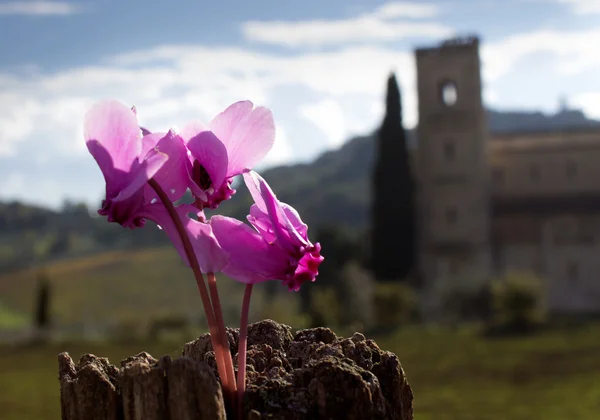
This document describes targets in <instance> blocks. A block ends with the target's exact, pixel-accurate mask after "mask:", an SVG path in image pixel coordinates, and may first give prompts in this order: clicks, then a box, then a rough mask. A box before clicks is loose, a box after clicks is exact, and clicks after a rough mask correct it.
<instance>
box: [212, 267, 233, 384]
mask: <svg viewBox="0 0 600 420" xmlns="http://www.w3.org/2000/svg"><path fill="white" fill-rule="evenodd" d="M206 277H208V287H209V289H210V296H211V300H212V303H213V308H214V311H215V317H216V320H217V329H218V330H219V336H220V337H219V338H220V339H221V345H222V346H223V349H224V352H223V361H224V363H225V369H226V373H227V382H228V383H230V384H231V390H232V392H234V393H235V390H236V386H235V373H234V372H233V360H232V359H231V352H230V350H229V340H228V339H227V330H226V329H225V321H224V320H223V311H222V310H221V299H219V291H218V290H217V279H216V278H215V273H208V274H207V275H206Z"/></svg>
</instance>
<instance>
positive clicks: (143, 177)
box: [112, 149, 169, 202]
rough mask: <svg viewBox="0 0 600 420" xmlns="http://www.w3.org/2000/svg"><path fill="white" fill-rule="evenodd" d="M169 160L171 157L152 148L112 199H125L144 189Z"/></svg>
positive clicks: (115, 200)
mask: <svg viewBox="0 0 600 420" xmlns="http://www.w3.org/2000/svg"><path fill="white" fill-rule="evenodd" d="M167 160H169V157H168V156H167V155H166V154H164V153H161V152H159V151H158V150H156V149H154V150H151V151H150V152H149V153H148V155H147V156H146V158H145V159H144V161H143V162H142V163H141V164H140V165H139V166H137V168H136V169H135V170H134V171H133V172H131V173H130V174H129V179H130V180H129V182H128V184H127V185H126V186H125V187H124V188H123V189H122V190H121V191H120V192H119V194H117V196H116V197H114V198H113V199H112V201H114V202H117V201H123V200H127V199H128V198H129V197H131V196H132V195H134V194H135V193H137V192H138V191H140V190H142V188H143V187H144V186H145V185H146V183H147V182H148V181H149V180H150V179H152V178H153V177H154V176H155V175H156V173H157V172H158V171H160V169H161V168H162V167H163V165H164V164H165V163H166V162H167Z"/></svg>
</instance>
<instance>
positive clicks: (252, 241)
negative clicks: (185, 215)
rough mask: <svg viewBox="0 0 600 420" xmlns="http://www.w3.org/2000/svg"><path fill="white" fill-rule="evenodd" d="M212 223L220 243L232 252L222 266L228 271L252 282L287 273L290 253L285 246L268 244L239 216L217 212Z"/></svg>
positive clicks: (233, 275) (243, 280)
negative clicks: (238, 218) (227, 215)
mask: <svg viewBox="0 0 600 420" xmlns="http://www.w3.org/2000/svg"><path fill="white" fill-rule="evenodd" d="M210 224H211V226H212V229H213V233H214V234H215V236H216V238H217V240H218V241H219V244H220V245H221V247H222V249H223V250H224V251H225V252H226V253H227V254H228V256H229V262H228V264H227V265H226V266H225V268H224V269H223V272H224V273H225V274H226V275H228V276H229V277H231V278H233V279H235V280H238V281H241V282H242V283H250V284H255V283H259V282H262V281H266V280H276V279H281V278H282V277H283V276H284V274H285V271H286V269H288V262H289V256H288V254H287V253H286V252H285V251H284V250H283V249H281V248H280V247H278V246H274V245H271V244H268V243H267V242H266V241H264V240H263V239H262V237H261V236H260V235H259V234H257V233H256V232H254V231H253V230H252V229H251V228H250V227H249V226H248V225H246V224H245V223H242V222H241V221H239V220H237V219H233V218H230V217H225V216H218V215H217V216H213V217H211V219H210Z"/></svg>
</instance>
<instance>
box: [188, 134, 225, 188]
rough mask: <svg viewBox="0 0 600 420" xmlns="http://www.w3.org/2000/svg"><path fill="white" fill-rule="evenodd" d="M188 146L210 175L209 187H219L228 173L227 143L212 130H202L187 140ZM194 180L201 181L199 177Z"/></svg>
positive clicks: (195, 158)
mask: <svg viewBox="0 0 600 420" xmlns="http://www.w3.org/2000/svg"><path fill="white" fill-rule="evenodd" d="M187 147H188V149H189V151H190V152H191V154H192V157H193V158H194V160H195V161H197V162H198V163H199V164H200V165H202V166H203V167H204V170H206V172H207V173H208V176H209V177H210V185H209V187H208V188H212V189H213V190H215V189H217V188H219V187H220V186H221V184H223V181H224V180H225V176H226V174H227V162H228V156H227V149H226V148H225V145H224V144H223V143H222V142H221V140H219V139H218V138H217V136H215V135H214V133H212V132H211V131H202V132H200V133H198V134H196V135H195V136H194V137H192V138H191V139H190V140H189V141H188V142H187ZM194 164H196V163H194ZM194 181H195V182H196V183H197V184H198V182H199V180H197V179H194ZM198 186H199V187H200V188H202V189H203V190H207V189H208V188H204V187H203V186H202V185H198Z"/></svg>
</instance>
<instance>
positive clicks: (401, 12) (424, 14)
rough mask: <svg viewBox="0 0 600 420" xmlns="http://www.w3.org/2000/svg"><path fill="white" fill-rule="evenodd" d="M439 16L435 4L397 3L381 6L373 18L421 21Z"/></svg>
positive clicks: (373, 14)
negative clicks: (402, 18) (421, 19)
mask: <svg viewBox="0 0 600 420" xmlns="http://www.w3.org/2000/svg"><path fill="white" fill-rule="evenodd" d="M438 14H439V7H438V5H436V4H433V3H422V2H419V3H417V2H406V1H395V2H390V3H385V4H383V5H381V6H379V7H378V8H377V9H375V11H374V12H373V13H372V14H371V16H374V17H377V18H380V19H394V18H399V17H405V18H412V19H419V18H431V17H435V16H437V15H438Z"/></svg>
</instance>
